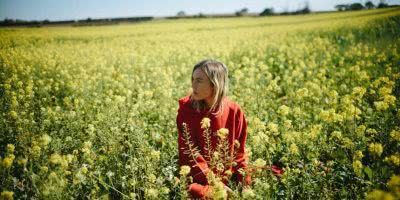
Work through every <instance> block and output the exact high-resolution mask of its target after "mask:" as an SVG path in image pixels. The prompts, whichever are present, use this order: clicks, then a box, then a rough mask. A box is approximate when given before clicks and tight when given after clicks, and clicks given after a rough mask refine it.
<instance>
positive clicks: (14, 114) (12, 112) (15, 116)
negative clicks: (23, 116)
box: [10, 111, 18, 120]
mask: <svg viewBox="0 0 400 200" xmlns="http://www.w3.org/2000/svg"><path fill="white" fill-rule="evenodd" d="M10 117H11V118H12V119H14V120H15V119H17V118H18V114H17V112H15V111H11V112H10Z"/></svg>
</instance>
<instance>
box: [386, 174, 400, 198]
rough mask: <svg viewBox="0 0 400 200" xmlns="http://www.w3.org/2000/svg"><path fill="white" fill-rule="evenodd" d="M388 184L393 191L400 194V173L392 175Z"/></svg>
mask: <svg viewBox="0 0 400 200" xmlns="http://www.w3.org/2000/svg"><path fill="white" fill-rule="evenodd" d="M387 184H388V186H389V188H390V189H391V190H392V191H394V192H396V193H398V194H397V195H400V175H392V177H391V178H390V180H389V182H388V183H387Z"/></svg>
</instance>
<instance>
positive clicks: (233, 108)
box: [224, 97, 241, 112]
mask: <svg viewBox="0 0 400 200" xmlns="http://www.w3.org/2000/svg"><path fill="white" fill-rule="evenodd" d="M224 101H225V105H226V107H227V108H228V109H229V110H230V111H234V112H241V107H240V105H239V104H238V103H236V102H235V101H233V100H231V99H230V98H229V97H225V99H224Z"/></svg>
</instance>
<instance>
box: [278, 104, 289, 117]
mask: <svg viewBox="0 0 400 200" xmlns="http://www.w3.org/2000/svg"><path fill="white" fill-rule="evenodd" d="M289 112H290V108H289V107H287V106H285V105H282V106H280V107H279V109H278V113H279V114H280V115H281V116H287V115H288V114H289Z"/></svg>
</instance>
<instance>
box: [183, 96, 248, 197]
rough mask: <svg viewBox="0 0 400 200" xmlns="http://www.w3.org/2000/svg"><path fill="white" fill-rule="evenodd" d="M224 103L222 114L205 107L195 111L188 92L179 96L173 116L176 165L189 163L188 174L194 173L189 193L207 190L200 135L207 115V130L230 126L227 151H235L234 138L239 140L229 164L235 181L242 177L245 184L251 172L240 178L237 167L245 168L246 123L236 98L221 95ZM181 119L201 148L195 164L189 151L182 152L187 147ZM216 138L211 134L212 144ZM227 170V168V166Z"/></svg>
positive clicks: (200, 192) (204, 144)
mask: <svg viewBox="0 0 400 200" xmlns="http://www.w3.org/2000/svg"><path fill="white" fill-rule="evenodd" d="M223 101H224V107H223V112H222V115H218V116H216V115H213V114H208V110H203V111H197V110H195V109H193V108H192V107H191V100H190V96H186V97H183V98H182V99H180V100H179V110H178V115H177V118H176V123H177V127H178V133H179V137H178V147H179V166H182V165H188V166H191V171H190V176H192V177H193V182H194V183H193V184H191V185H190V187H189V193H190V194H191V195H192V197H195V198H203V197H204V195H205V194H206V192H207V190H208V181H207V171H208V170H209V169H208V164H207V162H208V160H206V159H205V158H206V157H204V155H207V151H206V148H205V147H206V140H205V137H204V136H203V131H204V130H203V129H202V128H201V125H200V122H201V120H202V119H203V118H204V117H208V118H209V119H210V120H211V126H210V130H211V133H215V132H217V130H219V129H220V128H226V129H228V130H229V135H228V136H227V139H228V141H229V151H230V154H231V155H233V153H234V145H233V144H234V141H235V140H238V141H239V143H240V147H239V149H238V150H237V151H236V156H235V158H236V159H235V162H236V163H237V165H236V166H235V167H231V168H229V169H230V170H232V173H233V174H234V175H236V177H237V178H238V180H237V181H242V182H244V184H249V183H250V181H251V180H250V176H247V177H245V178H244V179H243V177H242V176H241V175H240V173H239V172H238V170H239V169H240V168H245V167H246V166H247V160H248V159H247V156H246V155H245V144H246V138H247V132H246V128H247V123H246V120H245V117H244V114H243V112H242V111H241V109H240V106H239V105H238V104H236V103H235V102H232V101H230V100H229V99H228V97H225V98H224V99H223ZM182 123H186V124H187V128H188V129H189V131H190V137H191V142H193V143H194V145H195V146H197V147H198V149H199V150H200V154H201V155H200V156H199V157H197V159H196V160H197V163H198V165H195V162H194V161H193V159H191V158H192V157H191V156H190V155H187V154H186V153H184V151H185V150H187V145H186V143H185V139H184V137H183V134H182V131H183V127H182ZM217 141H218V138H217V136H216V135H214V134H211V145H212V148H213V149H215V147H216V145H217ZM226 170H227V169H226Z"/></svg>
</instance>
